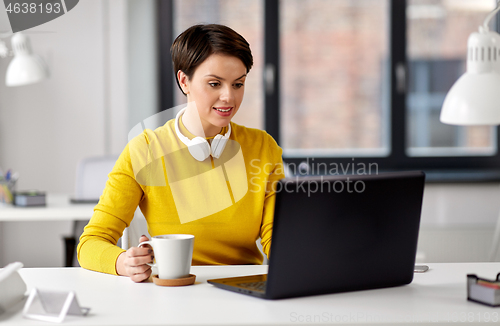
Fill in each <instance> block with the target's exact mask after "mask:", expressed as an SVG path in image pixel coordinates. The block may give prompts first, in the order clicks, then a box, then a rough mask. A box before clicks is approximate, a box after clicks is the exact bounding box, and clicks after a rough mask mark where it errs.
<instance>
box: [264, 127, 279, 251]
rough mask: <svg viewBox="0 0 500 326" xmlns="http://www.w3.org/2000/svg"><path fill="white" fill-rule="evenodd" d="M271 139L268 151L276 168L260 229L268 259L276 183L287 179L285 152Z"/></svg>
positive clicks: (270, 177)
mask: <svg viewBox="0 0 500 326" xmlns="http://www.w3.org/2000/svg"><path fill="white" fill-rule="evenodd" d="M269 138H270V141H269V147H268V151H269V155H270V157H271V160H272V161H271V162H272V163H273V165H274V167H273V169H272V170H271V173H270V174H269V178H268V183H267V186H266V194H265V199H264V211H263V215H262V226H261V229H260V238H261V244H262V249H263V251H264V253H265V254H266V256H267V257H268V258H270V254H271V238H272V232H273V221H274V206H275V202H276V189H277V188H276V183H277V182H278V181H279V180H281V179H283V178H284V177H285V170H284V166H283V159H282V153H283V150H282V149H281V147H279V146H278V144H277V143H276V141H275V140H274V139H273V138H272V137H271V136H269Z"/></svg>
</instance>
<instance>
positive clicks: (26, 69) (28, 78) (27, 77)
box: [5, 33, 48, 86]
mask: <svg viewBox="0 0 500 326" xmlns="http://www.w3.org/2000/svg"><path fill="white" fill-rule="evenodd" d="M12 49H13V50H14V59H12V61H11V62H10V64H9V67H8V68H7V75H6V76H5V83H6V84H7V86H21V85H28V84H33V83H37V82H39V81H42V80H44V79H46V78H47V77H48V71H47V69H46V68H45V64H44V63H43V61H42V59H41V58H40V57H38V56H37V55H35V54H33V51H32V50H31V43H30V40H29V38H28V37H27V36H26V35H24V34H23V33H16V34H14V36H12Z"/></svg>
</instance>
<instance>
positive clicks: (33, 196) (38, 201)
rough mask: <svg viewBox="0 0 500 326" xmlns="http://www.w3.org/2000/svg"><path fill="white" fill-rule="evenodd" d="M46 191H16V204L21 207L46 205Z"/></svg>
mask: <svg viewBox="0 0 500 326" xmlns="http://www.w3.org/2000/svg"><path fill="white" fill-rule="evenodd" d="M45 204H46V202H45V193H44V192H38V191H26V192H16V193H14V205H15V206H21V207H31V206H45Z"/></svg>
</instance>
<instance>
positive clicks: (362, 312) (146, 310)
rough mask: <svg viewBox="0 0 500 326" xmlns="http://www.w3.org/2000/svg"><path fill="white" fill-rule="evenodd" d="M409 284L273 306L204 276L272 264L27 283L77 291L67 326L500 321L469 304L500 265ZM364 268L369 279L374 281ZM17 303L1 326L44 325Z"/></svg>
mask: <svg viewBox="0 0 500 326" xmlns="http://www.w3.org/2000/svg"><path fill="white" fill-rule="evenodd" d="M429 267H430V270H429V271H428V272H426V273H422V274H415V278H414V281H413V282H412V283H411V284H409V285H406V286H401V287H395V288H388V289H379V290H368V291H358V292H347V293H337V294H329V295H319V296H311V297H303V298H293V299H282V300H276V301H269V300H264V299H258V298H254V297H249V296H246V295H242V294H238V293H234V292H229V291H225V290H221V289H218V288H215V287H213V286H212V285H210V284H208V283H206V280H207V279H210V278H218V277H230V276H237V275H249V274H256V273H265V272H266V270H267V266H195V267H193V268H192V270H191V272H192V273H194V274H196V275H197V283H196V284H195V285H192V286H187V287H177V288H174V287H172V288H168V287H159V286H156V285H154V284H153V283H137V284H136V283H133V282H132V281H130V279H128V278H126V277H119V276H113V275H106V274H101V273H97V272H92V271H88V270H84V269H81V268H53V269H52V268H27V269H22V270H21V271H20V273H21V276H22V277H23V279H24V280H25V282H26V284H27V285H28V290H30V289H31V288H33V287H38V288H40V289H51V290H74V291H76V293H77V297H78V301H79V303H80V305H81V306H83V307H90V308H91V311H90V314H89V315H88V316H87V317H74V316H69V317H68V318H67V320H66V321H65V323H68V324H84V325H237V324H245V325H286V324H291V325H293V324H311V323H313V324H314V323H315V324H321V325H327V324H350V325H356V324H370V323H377V324H380V325H386V324H398V325H401V324H415V323H420V324H429V325H436V324H438V322H439V323H450V324H457V323H461V322H464V321H467V322H468V323H471V322H472V323H473V324H474V322H475V323H485V322H487V321H489V323H490V324H493V323H496V324H498V322H499V321H500V308H496V309H495V308H491V307H487V306H483V305H480V304H477V303H473V302H469V301H467V299H466V285H465V284H466V274H467V273H476V274H478V275H479V276H482V277H488V278H493V277H494V276H495V275H496V274H497V272H499V271H500V263H476V264H474V263H461V264H429ZM369 276H370V275H369V271H367V277H369ZM284 277H286V276H284ZM23 304H24V303H20V304H19V305H17V306H16V307H14V308H12V309H11V310H9V311H8V312H7V313H4V314H3V315H0V324H2V325H43V324H44V323H42V322H38V321H34V320H28V319H23V318H22V316H21V309H22V306H23Z"/></svg>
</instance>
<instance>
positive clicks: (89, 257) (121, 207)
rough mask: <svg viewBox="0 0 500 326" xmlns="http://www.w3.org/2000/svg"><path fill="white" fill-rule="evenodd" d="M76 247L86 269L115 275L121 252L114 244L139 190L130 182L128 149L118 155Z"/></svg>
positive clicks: (138, 197)
mask: <svg viewBox="0 0 500 326" xmlns="http://www.w3.org/2000/svg"><path fill="white" fill-rule="evenodd" d="M108 177H109V178H108V181H107V182H106V187H105V188H104V191H103V194H102V195H101V197H100V199H99V203H98V204H97V206H96V207H95V208H94V214H93V215H92V218H91V219H90V222H89V223H88V224H87V226H86V227H85V229H84V232H83V234H82V235H81V237H80V243H79V244H78V248H77V252H78V261H79V262H80V265H81V266H82V267H84V268H86V269H90V270H94V271H98V272H103V273H108V274H117V272H116V260H117V258H118V256H119V255H120V254H121V253H122V252H123V251H124V250H122V249H121V248H119V247H118V246H117V245H116V244H117V242H118V239H119V238H120V237H121V236H122V233H123V230H124V229H125V227H127V226H129V225H130V222H131V220H132V218H133V217H134V212H135V210H136V208H137V206H138V204H139V202H140V201H141V198H142V196H143V190H142V188H141V186H140V185H139V184H138V183H137V182H136V180H135V178H134V172H133V169H132V164H131V160H130V152H129V145H127V146H126V148H125V150H124V151H123V152H122V154H121V155H120V157H119V158H118V160H117V161H116V164H115V166H114V168H113V170H112V172H111V173H110V174H109V176H108Z"/></svg>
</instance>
